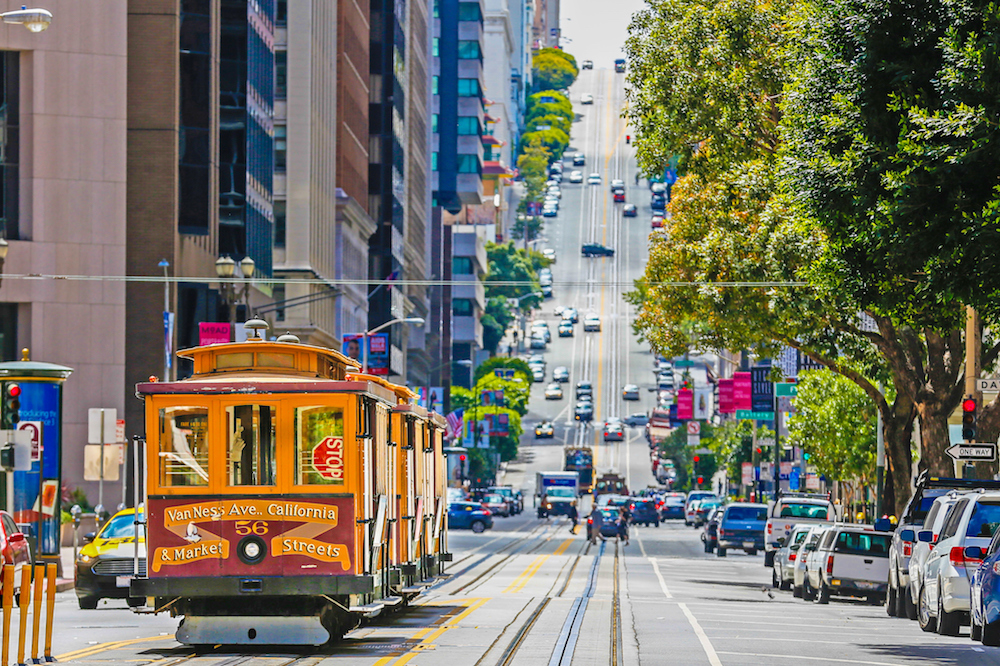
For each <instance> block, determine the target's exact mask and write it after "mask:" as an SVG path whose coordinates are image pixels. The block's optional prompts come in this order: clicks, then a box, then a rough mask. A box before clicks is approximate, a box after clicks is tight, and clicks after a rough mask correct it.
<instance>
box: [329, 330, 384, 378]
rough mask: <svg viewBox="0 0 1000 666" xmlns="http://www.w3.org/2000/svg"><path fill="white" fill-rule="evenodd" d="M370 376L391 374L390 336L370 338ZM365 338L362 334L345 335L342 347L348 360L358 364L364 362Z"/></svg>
mask: <svg viewBox="0 0 1000 666" xmlns="http://www.w3.org/2000/svg"><path fill="white" fill-rule="evenodd" d="M367 339H368V374H370V375H388V374H389V334H388V333H375V334H374V335H369V336H368V338H367ZM362 340H363V336H362V335H361V334H356V335H345V336H344V340H343V344H342V346H341V350H340V351H341V353H343V354H344V356H346V357H347V358H350V359H354V360H355V361H357V362H358V363H362V362H363V361H364V355H363V354H362V352H361V344H362Z"/></svg>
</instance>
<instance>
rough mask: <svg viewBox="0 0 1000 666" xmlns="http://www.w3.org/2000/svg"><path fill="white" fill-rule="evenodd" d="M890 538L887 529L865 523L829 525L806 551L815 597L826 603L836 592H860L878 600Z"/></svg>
mask: <svg viewBox="0 0 1000 666" xmlns="http://www.w3.org/2000/svg"><path fill="white" fill-rule="evenodd" d="M891 542H892V533H891V532H876V531H875V530H873V529H871V528H870V527H868V526H864V525H843V526H835V527H832V528H831V529H830V530H829V531H828V532H827V533H826V534H824V535H823V539H822V540H821V541H820V545H819V547H818V548H817V549H816V551H815V552H813V553H811V554H810V555H809V559H810V562H809V567H808V572H807V576H808V579H809V587H810V588H811V589H813V590H815V595H816V601H817V602H818V603H821V604H825V603H829V602H830V597H831V596H834V595H836V596H863V597H865V598H866V599H868V601H869V602H872V603H881V602H882V600H883V599H884V598H885V590H886V585H887V583H886V581H887V580H888V578H889V545H890V543H891ZM814 563H815V564H816V565H817V566H814Z"/></svg>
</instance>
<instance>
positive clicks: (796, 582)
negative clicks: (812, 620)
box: [792, 523, 833, 601]
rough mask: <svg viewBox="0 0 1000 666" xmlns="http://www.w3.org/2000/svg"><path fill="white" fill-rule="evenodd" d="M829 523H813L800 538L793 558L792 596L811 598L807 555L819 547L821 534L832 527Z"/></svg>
mask: <svg viewBox="0 0 1000 666" xmlns="http://www.w3.org/2000/svg"><path fill="white" fill-rule="evenodd" d="M832 526H833V525H832V523H831V524H822V525H813V526H812V527H810V528H809V533H808V534H806V538H805V539H803V540H802V545H801V546H800V547H799V553H798V557H797V558H796V560H795V565H794V567H793V568H792V596H793V597H801V598H803V599H806V600H807V601H808V600H811V599H812V598H813V594H812V590H811V589H809V587H808V585H809V577H808V572H809V555H810V554H812V553H814V552H816V548H817V547H819V543H820V540H821V539H822V538H823V535H824V534H826V532H827V531H828V530H829V529H830V528H831V527H832Z"/></svg>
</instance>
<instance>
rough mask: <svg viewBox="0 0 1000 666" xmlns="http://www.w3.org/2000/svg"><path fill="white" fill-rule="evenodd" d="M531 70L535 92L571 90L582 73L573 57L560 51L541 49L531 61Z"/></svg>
mask: <svg viewBox="0 0 1000 666" xmlns="http://www.w3.org/2000/svg"><path fill="white" fill-rule="evenodd" d="M531 69H532V74H531V76H532V85H533V87H534V88H535V90H562V89H564V88H569V87H570V86H571V85H573V82H574V81H576V77H577V75H578V74H579V73H580V72H579V70H578V69H577V67H576V60H575V59H574V58H573V56H571V55H569V54H568V53H566V52H565V51H561V50H559V49H541V50H540V51H539V52H538V53H536V54H535V56H534V57H533V58H532V59H531Z"/></svg>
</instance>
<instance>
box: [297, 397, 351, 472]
mask: <svg viewBox="0 0 1000 666" xmlns="http://www.w3.org/2000/svg"><path fill="white" fill-rule="evenodd" d="M295 483H296V484H299V485H338V486H340V485H344V410H343V409H342V408H339V407H298V408H296V409H295Z"/></svg>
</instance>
